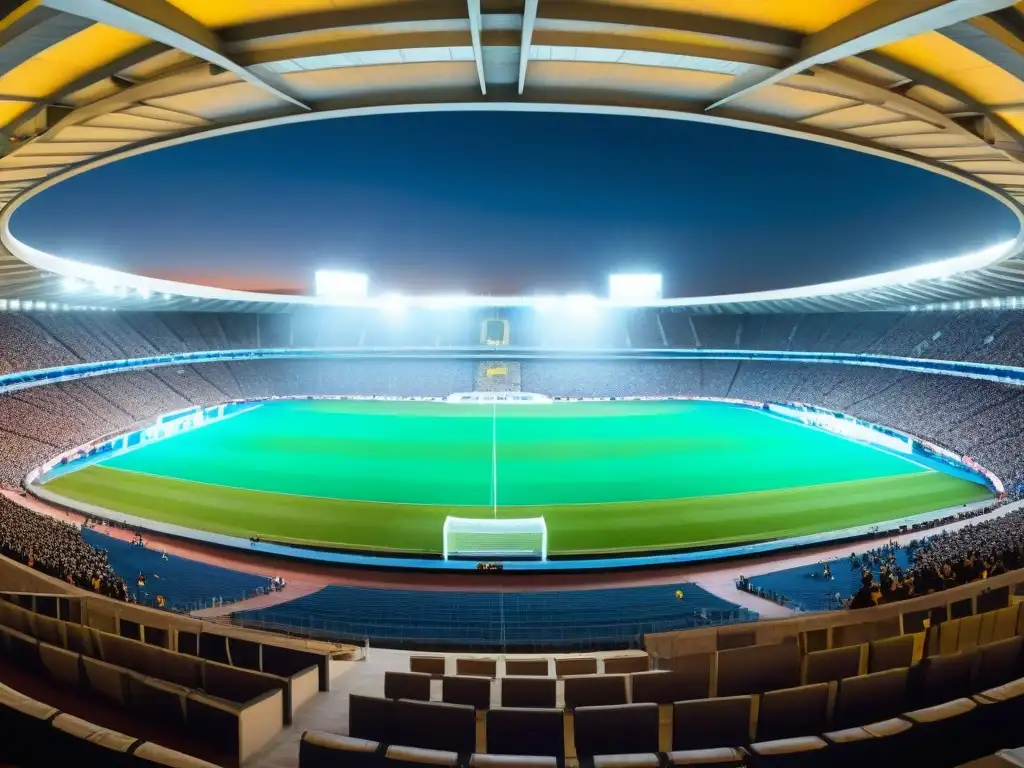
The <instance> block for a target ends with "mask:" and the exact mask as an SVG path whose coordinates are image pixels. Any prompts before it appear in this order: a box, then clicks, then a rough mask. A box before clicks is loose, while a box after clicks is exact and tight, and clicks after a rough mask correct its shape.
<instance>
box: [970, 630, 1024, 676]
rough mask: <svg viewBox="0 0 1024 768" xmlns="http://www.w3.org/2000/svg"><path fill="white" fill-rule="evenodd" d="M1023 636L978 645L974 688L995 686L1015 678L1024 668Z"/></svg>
mask: <svg viewBox="0 0 1024 768" xmlns="http://www.w3.org/2000/svg"><path fill="white" fill-rule="evenodd" d="M1022 659H1024V637H1020V636H1019V635H1018V636H1016V637H1008V638H1006V639H1005V640H996V641H994V642H991V643H987V644H985V645H981V646H978V667H977V670H976V671H975V680H974V687H975V689H976V690H986V689H988V688H995V687H996V686H998V685H1002V684H1003V683H1008V682H1010V681H1011V680H1016V679H1017V678H1018V677H1019V676H1020V674H1021V671H1022V670H1024V664H1022Z"/></svg>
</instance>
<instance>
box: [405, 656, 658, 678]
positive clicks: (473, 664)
mask: <svg viewBox="0 0 1024 768" xmlns="http://www.w3.org/2000/svg"><path fill="white" fill-rule="evenodd" d="M500 664H501V666H502V669H501V670H500V674H499V660H498V659H493V658H481V657H479V656H470V657H459V658H456V659H455V674H456V675H469V676H474V677H491V678H494V677H504V676H511V677H548V676H550V675H551V671H552V670H551V668H552V665H553V666H554V673H555V677H569V676H572V675H596V674H598V673H599V672H604V674H608V675H628V674H630V673H633V672H646V671H647V670H649V669H650V668H651V657H650V656H648V655H647V654H630V655H628V656H609V657H607V658H603V659H598V658H597V657H595V656H566V657H560V658H555V659H546V658H528V659H514V658H513V659H509V658H506V659H504V660H502V661H501V662H500ZM447 668H448V659H447V658H445V657H444V656H411V657H410V658H409V671H410V672H421V673H424V674H428V675H433V676H434V677H443V676H444V675H445V674H447Z"/></svg>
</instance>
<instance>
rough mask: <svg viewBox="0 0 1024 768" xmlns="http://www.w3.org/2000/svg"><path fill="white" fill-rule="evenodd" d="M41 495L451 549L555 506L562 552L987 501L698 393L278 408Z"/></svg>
mask: <svg viewBox="0 0 1024 768" xmlns="http://www.w3.org/2000/svg"><path fill="white" fill-rule="evenodd" d="M46 487H47V488H48V489H49V490H51V491H53V492H54V493H58V494H60V495H62V496H65V497H67V498H70V499H73V500H77V501H81V502H88V503H91V504H96V505H98V506H101V507H105V508H107V509H111V510H117V511H119V512H124V513H127V514H131V515H136V516H139V517H144V518H148V519H152V520H159V521H162V522H168V523H174V524H176V525H180V526H185V527H188V528H193V529H197V530H203V531H211V532H216V533H224V534H230V535H236V536H251V535H259V536H261V537H263V538H264V539H267V540H275V541H281V542H288V543H301V544H321V545H326V546H332V547H344V548H351V549H358V550H375V551H392V552H394V551H400V552H410V553H440V551H441V548H442V526H443V524H444V520H445V518H446V517H447V516H448V515H454V516H458V517H494V516H498V517H537V516H540V515H543V516H544V518H545V520H546V523H547V527H548V536H549V552H550V553H551V554H552V555H559V554H563V555H565V554H585V553H598V552H608V553H611V552H627V551H641V550H656V549H682V548H688V547H700V546H709V545H715V544H725V543H735V542H744V541H758V540H765V539H773V538H780V537H786V536H798V535H802V534H810V533H817V532H822V531H828V530H834V529H841V528H848V527H851V526H856V525H866V524H872V523H879V522H883V521H885V520H891V519H895V518H899V517H904V516H906V515H912V514H916V513H921V512H930V511H933V510H937V509H942V508H945V507H952V506H956V505H959V504H964V503H967V502H972V501H978V500H980V499H984V498H987V497H989V496H990V495H991V494H990V493H989V491H988V489H987V488H985V487H984V486H981V485H977V484H974V483H971V482H968V481H966V480H962V479H959V478H955V477H952V476H950V475H947V474H945V473H942V472H938V471H935V470H931V469H928V468H926V467H923V466H921V465H919V464H916V463H914V462H912V461H910V460H908V459H905V458H902V457H900V456H896V455H893V454H890V453H887V452H885V451H881V450H877V449H875V448H871V447H868V446H866V445H862V444H860V443H856V442H853V441H850V440H846V439H843V438H840V437H837V436H834V435H832V434H829V433H826V432H823V431H820V430H816V429H810V428H806V427H803V426H800V425H798V424H795V423H791V422H788V421H784V420H782V419H778V418H775V417H773V416H770V415H768V414H766V413H763V412H760V411H757V410H753V409H750V408H744V407H739V406H733V405H728V404H722V403H708V402H683V401H676V402H672V401H646V402H621V401H620V402H600V403H598V402H579V403H555V404H550V405H497V406H494V405H489V404H488V405H485V404H451V403H438V402H386V401H343V400H342V401H337V400H335V401H327V400H322V401H315V400H305V401H288V402H276V403H268V404H264V405H262V406H260V407H258V408H256V409H254V410H251V411H248V412H246V413H243V414H241V415H238V416H235V417H232V418H228V419H225V420H223V421H220V422H215V423H212V424H209V425H207V426H205V427H202V428H200V429H195V430H192V431H190V432H185V433H183V434H180V435H178V436H175V437H172V438H169V439H166V440H163V441H160V442H155V443H152V444H149V445H146V446H144V447H142V448H139V449H136V450H130V451H128V452H126V453H123V454H120V455H115V456H113V457H111V458H110V459H108V460H106V461H103V462H102V463H99V464H93V465H91V466H88V467H85V468H84V469H82V470H79V471H77V472H73V473H71V474H67V475H64V476H61V477H58V478H56V479H54V480H52V481H50V482H49V483H47V485H46ZM495 501H496V506H495Z"/></svg>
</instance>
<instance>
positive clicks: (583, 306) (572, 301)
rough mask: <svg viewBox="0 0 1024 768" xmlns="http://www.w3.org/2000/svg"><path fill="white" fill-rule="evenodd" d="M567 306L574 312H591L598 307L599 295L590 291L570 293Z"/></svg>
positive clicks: (566, 302)
mask: <svg viewBox="0 0 1024 768" xmlns="http://www.w3.org/2000/svg"><path fill="white" fill-rule="evenodd" d="M564 301H565V307H566V309H568V310H569V311H570V312H572V313H573V314H577V315H579V314H589V313H590V312H593V311H594V310H595V309H597V297H596V296H592V295H591V294H589V293H570V294H568V295H567V296H566V297H565V299H564Z"/></svg>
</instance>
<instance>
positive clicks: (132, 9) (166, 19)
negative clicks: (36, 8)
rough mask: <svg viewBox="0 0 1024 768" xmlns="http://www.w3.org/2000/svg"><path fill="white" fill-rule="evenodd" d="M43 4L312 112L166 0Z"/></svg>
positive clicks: (278, 82) (46, 1) (272, 77)
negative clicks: (156, 45)
mask: <svg viewBox="0 0 1024 768" xmlns="http://www.w3.org/2000/svg"><path fill="white" fill-rule="evenodd" d="M43 3H44V4H45V5H46V6H48V7H50V8H53V9H55V10H59V11H64V12H65V13H71V14H74V15H76V16H81V17H84V18H87V19H92V20H93V21H96V22H99V23H101V24H106V25H108V26H111V27H115V28H117V29H123V30H125V31H126V32H133V33H135V34H137V35H142V36H143V37H148V38H149V39H151V40H154V41H156V42H159V43H163V44H164V45H167V46H170V47H172V48H177V49H179V50H181V51H184V52H185V53H188V54H190V55H192V56H195V57H196V58H199V59H202V60H204V61H207V62H209V63H210V64H212V65H214V66H216V67H220V68H221V69H223V70H224V71H226V72H230V73H231V74H233V75H235V76H236V77H238V78H240V79H242V80H244V81H246V82H247V83H250V84H252V85H254V86H256V87H257V88H259V89H261V90H263V91H266V92H267V93H270V94H273V95H274V96H276V97H277V98H279V99H283V100H284V101H287V102H289V103H291V104H294V105H295V106H297V107H300V108H302V109H309V107H308V106H307V105H305V104H303V103H302V102H301V101H299V100H298V99H297V98H295V97H294V96H292V95H291V94H290V93H288V92H287V89H286V86H285V85H284V84H283V81H281V79H280V78H279V77H278V76H277V75H275V74H273V73H270V72H260V73H259V74H257V73H256V72H253V71H252V70H251V69H247V68H246V67H243V66H241V65H240V64H238V63H237V62H235V61H234V60H233V59H232V58H230V57H229V56H227V55H226V54H225V53H224V45H223V43H222V42H221V40H220V38H219V37H218V36H217V35H216V33H214V32H213V31H212V30H210V29H207V28H206V27H204V26H203V25H202V24H200V23H199V22H198V21H196V20H195V19H193V18H192V17H191V16H189V15H188V14H187V13H184V12H183V11H181V10H179V9H178V8H177V7H175V6H173V5H171V4H170V3H168V2H166V0H43Z"/></svg>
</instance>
